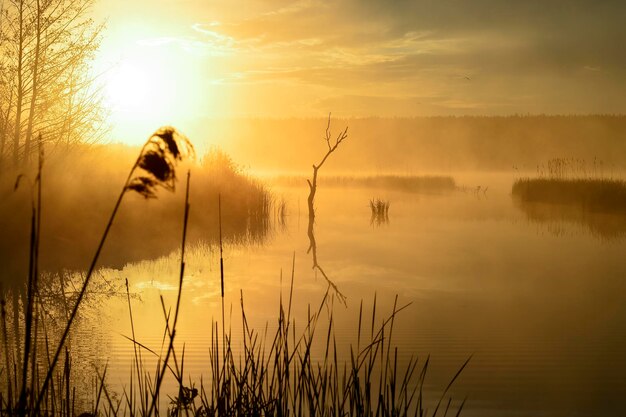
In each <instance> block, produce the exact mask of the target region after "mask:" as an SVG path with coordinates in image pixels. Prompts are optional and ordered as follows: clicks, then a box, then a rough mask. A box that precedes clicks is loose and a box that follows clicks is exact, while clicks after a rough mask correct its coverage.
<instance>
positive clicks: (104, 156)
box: [0, 147, 284, 285]
mask: <svg viewBox="0 0 626 417" xmlns="http://www.w3.org/2000/svg"><path fill="white" fill-rule="evenodd" d="M130 150H131V149H129V148H127V147H111V148H104V149H100V148H97V147H96V148H94V149H85V152H84V153H81V154H70V155H68V156H61V155H58V154H57V155H56V156H51V157H49V158H47V160H46V169H45V172H46V175H47V176H46V186H45V187H44V188H43V190H42V194H43V195H42V199H43V200H45V201H46V204H45V212H44V213H43V216H44V220H43V221H42V232H41V242H40V245H41V250H40V256H39V263H40V266H41V268H42V269H43V270H47V271H54V272H58V273H63V271H66V270H70V271H79V270H85V269H86V268H87V267H88V266H89V265H88V261H89V258H90V256H92V255H93V250H94V249H95V247H96V246H97V244H98V241H97V239H98V236H99V235H100V233H102V229H101V228H102V224H105V223H106V221H107V220H108V219H107V217H106V216H107V212H108V211H109V210H111V209H112V207H113V202H115V199H116V198H117V193H118V187H119V184H123V183H124V180H125V178H124V177H123V175H120V172H122V173H123V172H124V170H125V169H126V168H124V164H125V166H130V165H131V164H132V163H133V160H132V159H130V158H129V157H128V154H129V153H130ZM183 164H185V167H187V168H191V169H192V170H193V175H194V186H193V187H192V189H191V190H190V193H191V194H190V198H191V199H192V200H193V201H194V202H195V204H196V206H197V207H198V208H197V210H195V211H194V212H192V213H190V216H191V218H190V229H189V240H190V242H200V241H202V242H206V243H209V244H211V245H216V244H217V241H218V233H217V209H218V207H217V206H218V195H221V201H222V208H223V214H224V215H223V218H222V222H223V238H224V241H225V242H226V243H246V244H262V243H263V242H264V241H265V240H266V239H268V238H269V237H270V236H271V234H272V232H273V229H274V227H276V226H277V225H280V224H279V222H280V216H278V217H276V216H275V211H277V210H279V208H280V206H281V205H282V204H283V203H284V202H282V201H281V199H280V198H279V197H277V196H276V195H275V194H274V193H272V191H271V190H270V189H269V187H267V186H266V185H265V184H264V183H262V182H261V181H259V180H257V179H256V178H254V177H252V176H250V175H248V174H247V173H246V171H245V170H243V169H242V168H241V167H239V166H238V165H237V164H236V163H235V162H233V161H232V159H231V158H230V157H229V156H228V155H226V154H224V153H223V152H221V151H219V150H216V149H215V150H211V151H209V152H208V153H207V154H206V155H205V156H204V157H202V158H200V160H199V161H196V162H195V163H192V162H186V161H183ZM16 176H17V173H16V174H15V175H11V173H9V172H3V173H0V230H2V233H0V275H1V276H3V277H5V279H6V280H7V281H15V282H16V283H18V284H19V283H20V281H23V279H18V278H17V277H26V276H27V266H28V251H27V249H28V247H29V239H30V237H29V233H28V229H29V225H30V221H31V219H30V215H31V213H30V212H31V210H30V209H31V199H32V191H31V188H32V183H33V180H34V176H32V175H30V176H28V177H26V176H23V177H21V180H20V186H19V188H18V189H17V191H13V188H14V184H15V178H16ZM283 213H284V210H283ZM181 215H182V211H181V205H180V195H179V194H170V193H164V194H162V195H160V196H159V204H154V202H152V201H150V199H148V200H146V199H145V198H144V197H143V196H141V195H128V196H127V197H126V198H125V200H124V202H123V204H122V205H121V207H120V208H119V212H118V215H117V218H116V222H115V224H114V225H113V233H112V234H111V236H110V237H109V238H108V242H107V246H106V247H105V248H104V249H103V253H102V254H101V258H100V262H101V264H102V265H105V266H108V267H113V268H121V267H122V266H123V265H125V264H127V263H129V262H134V261H137V260H141V259H154V258H157V257H159V256H164V255H166V254H168V253H170V252H171V251H172V250H174V249H175V248H176V247H177V244H178V242H177V236H178V227H179V225H178V222H177V219H179V218H180V216H181ZM7 281H5V284H8V285H10V284H11V283H10V282H7Z"/></svg>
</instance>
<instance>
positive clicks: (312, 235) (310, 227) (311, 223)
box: [306, 206, 346, 305]
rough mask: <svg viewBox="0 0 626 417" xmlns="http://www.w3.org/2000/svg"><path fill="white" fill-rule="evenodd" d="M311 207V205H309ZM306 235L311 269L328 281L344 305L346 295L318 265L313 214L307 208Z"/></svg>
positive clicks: (330, 287) (329, 286)
mask: <svg viewBox="0 0 626 417" xmlns="http://www.w3.org/2000/svg"><path fill="white" fill-rule="evenodd" d="M310 207H311V206H310ZM307 236H308V237H309V248H308V249H307V251H306V253H307V254H309V253H310V254H311V259H312V261H313V267H312V268H313V269H314V270H316V271H318V272H319V273H320V274H322V276H323V277H324V279H325V280H326V282H327V283H328V288H329V289H332V290H333V293H334V295H336V296H337V298H338V299H339V301H341V302H342V303H343V304H344V305H345V303H346V296H345V295H344V294H343V293H342V292H341V291H340V290H339V287H337V284H335V283H334V282H333V281H332V280H331V279H330V278H329V277H328V275H326V272H324V269H323V268H322V267H321V266H320V264H319V262H318V260H317V242H316V241H315V216H314V215H313V210H312V209H311V208H309V224H308V227H307Z"/></svg>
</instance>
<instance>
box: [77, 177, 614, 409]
mask: <svg viewBox="0 0 626 417" xmlns="http://www.w3.org/2000/svg"><path fill="white" fill-rule="evenodd" d="M455 178H456V180H457V184H459V185H466V188H465V189H464V190H461V189H459V190H456V191H451V192H440V193H437V192H432V193H408V192H400V191H389V190H381V189H373V188H340V187H330V186H329V187H326V188H324V187H323V186H320V188H319V189H318V193H317V197H316V208H317V210H316V221H315V238H316V243H317V261H318V264H319V266H320V267H322V268H323V270H324V272H325V273H326V274H327V276H328V278H329V279H331V280H332V281H333V282H334V284H336V286H337V288H338V289H339V291H341V293H342V294H343V295H345V297H346V304H345V305H343V304H342V303H341V302H340V300H339V297H338V296H337V294H334V291H332V290H331V291H330V294H331V295H333V294H334V295H333V297H332V301H331V303H332V310H333V317H334V326H335V327H334V329H335V335H336V343H337V346H338V349H345V350H344V351H345V352H346V356H345V357H344V358H343V359H344V360H348V359H349V356H348V353H349V350H347V349H348V348H347V347H348V345H349V344H350V343H352V344H354V343H355V340H356V334H357V330H356V329H357V322H358V318H359V308H360V303H361V301H363V315H364V317H369V318H371V314H372V306H373V301H374V297H376V309H377V316H376V319H375V320H376V322H377V323H378V322H380V321H382V319H383V318H384V317H385V316H386V315H388V314H390V313H391V311H392V308H393V304H394V300H395V299H396V296H397V297H398V298H397V304H398V305H399V306H400V305H405V304H409V303H410V305H409V306H408V307H407V308H405V309H404V310H402V312H400V313H399V314H398V315H397V317H396V319H395V323H394V326H395V327H394V329H393V344H394V345H395V346H397V347H398V355H399V358H400V363H406V361H407V360H408V358H409V357H411V356H416V357H418V358H419V361H420V363H422V362H423V361H424V360H426V358H427V357H429V355H430V359H429V367H428V373H427V378H426V383H425V396H426V397H427V399H428V402H427V403H428V404H429V405H430V407H432V406H433V405H434V403H436V402H437V401H438V400H439V397H440V396H441V393H442V391H443V389H444V388H445V387H446V385H447V384H448V382H450V380H451V379H452V377H453V376H454V374H455V373H456V372H457V370H458V369H459V368H460V367H461V365H462V364H463V363H464V362H465V360H467V359H468V358H469V357H470V356H471V360H470V362H469V364H468V366H467V367H466V368H465V369H464V370H463V371H462V373H461V374H460V376H459V377H458V379H457V380H456V381H455V383H454V385H453V386H452V388H451V390H450V391H449V393H448V395H446V398H445V401H447V398H448V397H451V398H452V405H453V406H456V407H458V405H459V404H460V402H461V401H462V400H463V399H464V398H465V397H467V403H466V404H465V407H464V409H463V413H462V415H465V416H538V415H543V416H617V415H622V414H623V411H622V409H623V405H622V404H621V402H622V401H623V398H626V397H625V396H626V378H624V375H626V340H625V339H624V334H626V303H624V300H625V299H626V280H625V279H624V278H625V276H626V274H625V273H626V257H625V256H624V253H626V239H623V238H622V234H621V233H618V232H615V233H610V232H607V233H603V232H602V231H603V230H604V229H602V228H600V229H598V228H597V227H595V226H594V223H593V219H592V220H589V221H587V220H588V217H589V216H587V217H585V216H584V215H582V214H581V215H580V216H577V217H576V216H574V217H572V216H571V215H570V214H567V213H566V215H563V216H559V215H558V213H559V211H558V210H552V211H547V212H546V213H548V214H545V213H544V215H543V216H538V215H537V214H536V213H537V208H528V207H524V206H520V205H519V204H518V203H516V202H515V201H513V199H512V197H511V194H510V190H511V188H510V187H511V184H512V181H513V180H514V178H513V176H512V175H509V174H506V175H504V174H472V175H469V174H459V175H456V176H455ZM478 185H480V186H481V189H480V190H477V188H476V187H477V186H478ZM485 187H488V189H487V191H486V192H485V191H484V189H485ZM274 192H275V194H276V195H278V196H282V197H283V198H284V199H285V202H286V207H287V215H286V217H285V221H284V224H280V223H281V222H277V224H276V225H275V226H274V227H273V228H272V229H271V231H270V232H269V234H268V235H267V236H266V237H265V239H262V240H260V241H255V242H254V243H251V244H249V245H246V244H227V245H226V246H225V248H224V268H225V291H226V292H225V304H226V323H227V328H231V329H232V333H233V335H232V339H233V341H234V344H235V345H236V344H237V341H238V340H239V341H240V340H241V338H240V337H239V336H238V335H239V332H240V331H241V330H238V329H241V324H240V323H241V314H240V298H241V295H243V299H244V303H245V310H246V316H247V319H248V322H249V325H250V326H251V327H253V328H256V329H258V330H259V331H260V333H261V334H263V332H264V328H265V326H266V324H267V325H268V326H269V328H270V329H271V328H272V327H275V326H276V321H277V319H278V305H279V299H280V298H281V297H282V299H283V302H285V301H286V300H287V299H288V297H289V283H290V280H291V274H292V261H293V260H294V259H295V267H294V268H293V276H294V281H293V282H294V284H293V312H292V315H293V317H295V318H296V325H298V323H303V322H305V319H306V315H307V310H308V306H311V307H310V308H311V309H313V310H315V309H317V308H318V307H319V304H320V302H321V300H322V298H323V296H324V294H325V292H326V290H327V283H326V280H325V278H324V277H323V276H322V275H321V273H320V272H319V271H317V270H315V269H313V268H312V263H313V262H312V258H311V253H307V249H308V248H309V239H308V237H307V222H308V216H307V206H306V195H307V188H306V185H305V184H303V186H302V187H286V186H275V187H274ZM372 198H381V199H383V200H388V201H389V202H390V208H389V214H388V221H386V220H385V219H383V221H379V222H377V221H372V220H373V219H372V218H371V214H370V207H369V201H370V199H372ZM150 204H159V202H158V201H154V202H151V203H150ZM206 209H207V208H206V207H195V206H194V204H193V201H191V210H192V211H194V210H206ZM566 212H567V211H566ZM613 220H614V221H615V222H616V224H619V223H620V222H622V220H621V219H619V218H615V219H613ZM603 224H605V225H606V224H607V223H606V219H605V221H604V223H603ZM609 224H611V223H609ZM215 225H216V227H217V219H216V222H215ZM189 227H190V228H193V224H190V225H189ZM605 229H606V228H605ZM607 230H609V231H610V230H613V229H611V228H610V227H609V228H608V229H607ZM616 230H618V231H619V229H616ZM187 250H188V255H187V257H186V258H187V265H186V275H185V282H184V289H183V295H182V299H183V307H182V310H181V313H180V319H179V327H178V333H177V336H176V337H177V341H178V343H179V345H180V348H179V349H180V350H182V344H183V342H184V349H185V372H186V373H187V372H189V374H190V376H191V378H192V380H195V381H196V385H198V384H199V379H200V376H201V375H203V374H205V375H206V372H207V369H208V366H209V362H210V359H209V358H208V355H207V352H208V349H209V347H210V344H211V323H212V320H215V321H218V322H219V323H221V298H220V279H219V250H218V248H217V247H216V246H214V245H208V244H206V243H203V242H202V241H195V242H190V244H189V246H188V248H187ZM178 262H179V251H174V252H172V254H171V255H169V256H165V257H161V258H158V259H155V260H146V261H141V262H134V263H130V264H128V265H126V266H124V267H123V268H121V269H104V270H103V271H102V274H101V276H102V278H103V279H105V280H106V282H109V283H114V284H115V285H117V286H118V288H121V286H120V285H121V284H120V283H123V280H124V279H128V281H129V283H130V292H131V294H132V295H133V296H132V297H131V303H132V309H133V318H134V322H135V332H136V338H137V340H138V341H140V342H141V343H143V344H144V345H146V346H148V347H150V348H152V349H154V350H157V351H158V349H159V348H160V346H161V342H162V339H163V329H164V319H163V312H162V307H161V303H160V300H159V295H163V296H164V300H165V305H166V306H168V307H169V306H172V305H173V303H174V297H175V294H176V289H177V279H178V268H179V264H178ZM281 277H282V278H281ZM92 298H94V297H92ZM331 303H329V304H328V306H330V305H331ZM327 308H331V307H327ZM369 318H368V319H367V320H364V321H365V322H366V323H369V320H370V319H369ZM220 326H221V324H220ZM368 326H369V324H366V325H365V326H364V327H365V328H367V329H369V327H368ZM321 328H322V329H324V330H320V331H322V332H325V331H326V330H325V328H324V326H321ZM368 332H369V330H368ZM269 333H270V334H271V331H270V332H269ZM78 335H79V339H80V340H83V341H85V343H82V345H83V347H82V348H80V349H84V352H83V353H84V355H82V356H83V359H81V360H79V362H84V363H86V364H90V363H95V364H97V365H99V366H102V365H103V364H104V363H107V362H108V377H107V379H108V381H109V383H110V384H112V386H114V387H122V386H123V385H124V383H125V381H127V380H128V373H129V370H130V369H131V361H132V358H133V355H134V353H133V346H132V344H131V343H130V342H129V341H128V339H126V338H124V337H123V336H122V335H126V336H130V335H131V329H130V320H129V313H128V301H127V299H126V295H125V294H124V293H123V291H122V292H119V293H118V294H116V295H108V296H107V297H102V298H101V299H98V300H97V301H93V302H91V303H89V307H88V308H86V309H85V312H84V314H83V318H82V320H81V321H80V324H79V329H78ZM74 343H76V342H74ZM322 354H323V353H321V352H320V351H315V352H314V355H319V357H320V358H321V357H322V356H321V355H322ZM170 382H171V381H170ZM431 410H432V408H431Z"/></svg>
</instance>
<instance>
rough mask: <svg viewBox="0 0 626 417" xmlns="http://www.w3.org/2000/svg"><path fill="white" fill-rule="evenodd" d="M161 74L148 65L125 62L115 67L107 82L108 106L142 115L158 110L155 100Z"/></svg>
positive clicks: (121, 111)
mask: <svg viewBox="0 0 626 417" xmlns="http://www.w3.org/2000/svg"><path fill="white" fill-rule="evenodd" d="M159 78H162V77H159V74H158V73H157V72H155V71H149V68H147V65H141V64H139V65H138V64H137V63H134V62H124V63H122V64H121V65H120V66H119V68H114V69H113V70H112V71H111V75H110V77H109V79H108V80H107V83H106V98H107V104H108V107H109V108H110V109H111V111H113V112H115V113H126V114H129V115H134V116H137V115H141V114H147V113H151V112H154V111H155V110H158V107H159V103H158V102H157V101H156V100H155V99H156V98H157V97H156V94H155V92H156V90H157V89H158V87H157V86H158V85H159V84H162V80H160V79H159Z"/></svg>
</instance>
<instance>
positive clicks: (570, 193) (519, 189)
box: [512, 178, 626, 214]
mask: <svg viewBox="0 0 626 417" xmlns="http://www.w3.org/2000/svg"><path fill="white" fill-rule="evenodd" d="M512 194H513V196H514V197H517V198H519V199H520V200H522V201H525V202H535V203H551V204H562V205H573V206H578V207H580V208H581V209H582V210H585V211H594V212H615V213H623V214H626V181H623V180H617V179H602V178H589V179H560V178H522V179H518V180H516V181H515V183H514V184H513V189H512Z"/></svg>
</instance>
